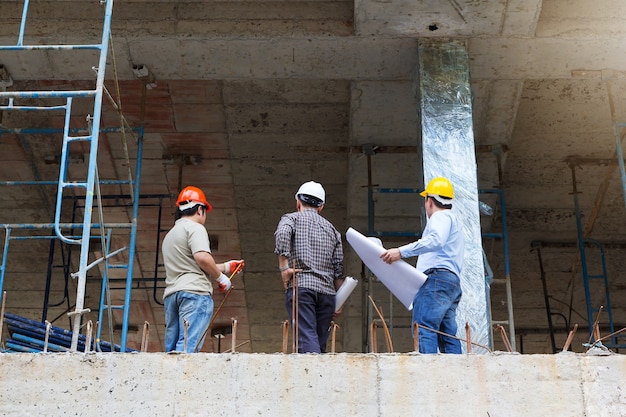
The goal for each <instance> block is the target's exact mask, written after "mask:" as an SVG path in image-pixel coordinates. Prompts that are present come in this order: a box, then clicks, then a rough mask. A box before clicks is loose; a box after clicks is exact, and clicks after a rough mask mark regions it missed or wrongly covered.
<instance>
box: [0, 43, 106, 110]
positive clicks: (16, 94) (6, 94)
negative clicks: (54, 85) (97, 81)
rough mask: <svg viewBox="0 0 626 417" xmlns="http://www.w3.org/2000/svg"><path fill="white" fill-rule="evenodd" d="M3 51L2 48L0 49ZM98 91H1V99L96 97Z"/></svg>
mask: <svg viewBox="0 0 626 417" xmlns="http://www.w3.org/2000/svg"><path fill="white" fill-rule="evenodd" d="M0 49H1V48H0ZM96 95H97V92H96V90H73V91H0V98H10V97H13V98H69V97H95V96H96Z"/></svg>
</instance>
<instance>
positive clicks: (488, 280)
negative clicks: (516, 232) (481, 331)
mask: <svg viewBox="0 0 626 417" xmlns="http://www.w3.org/2000/svg"><path fill="white" fill-rule="evenodd" d="M478 194H495V195H496V196H497V202H496V203H497V207H499V209H500V219H501V221H500V228H501V231H500V232H483V233H482V237H483V239H497V240H500V241H501V242H502V257H503V264H504V278H494V274H493V271H492V270H491V267H490V266H489V263H488V257H487V256H486V255H485V253H484V251H483V256H484V261H485V269H486V273H485V284H486V285H487V289H486V291H485V294H486V295H487V308H488V310H489V320H490V322H491V326H490V328H491V343H492V347H493V328H494V326H498V325H503V326H507V327H508V330H509V335H508V337H509V342H510V343H511V349H512V350H513V351H514V352H515V351H516V336H515V320H514V314H513V290H512V289H511V268H510V264H509V232H508V227H507V218H506V201H505V198H504V190H502V189H500V188H492V189H482V190H478ZM492 284H498V285H504V288H505V292H506V306H507V318H506V319H504V320H494V319H493V316H492V309H491V285H492Z"/></svg>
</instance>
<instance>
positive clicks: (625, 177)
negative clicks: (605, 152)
mask: <svg viewBox="0 0 626 417" xmlns="http://www.w3.org/2000/svg"><path fill="white" fill-rule="evenodd" d="M625 127H626V123H619V124H616V125H615V141H616V151H617V164H618V165H619V172H620V175H621V177H622V194H623V196H624V205H625V206H626V168H624V150H623V149H622V138H621V135H620V129H622V128H625Z"/></svg>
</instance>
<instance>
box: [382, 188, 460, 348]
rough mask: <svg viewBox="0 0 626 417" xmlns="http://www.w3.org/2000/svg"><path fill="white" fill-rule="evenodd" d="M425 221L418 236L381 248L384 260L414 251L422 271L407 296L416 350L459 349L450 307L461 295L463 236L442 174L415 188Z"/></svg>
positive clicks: (390, 260)
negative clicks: (416, 288) (414, 326)
mask: <svg viewBox="0 0 626 417" xmlns="http://www.w3.org/2000/svg"><path fill="white" fill-rule="evenodd" d="M420 195H421V196H422V197H425V202H424V206H425V209H426V215H427V216H428V220H427V222H426V228H425V229H424V232H423V233H422V237H421V238H420V239H419V240H417V241H415V242H413V243H409V244H407V245H404V246H400V247H399V248H393V249H389V250H386V251H385V252H383V253H382V254H381V255H380V257H381V258H382V259H383V260H384V261H385V262H387V263H392V262H395V261H397V260H399V259H401V258H409V257H413V256H417V257H418V259H417V264H416V265H415V267H416V268H417V269H418V270H420V271H422V272H424V274H426V275H427V277H428V278H427V279H426V282H425V283H424V285H422V287H421V288H420V289H419V291H418V292H417V294H416V295H415V298H414V300H413V322H415V323H417V324H418V325H419V351H420V352H421V353H437V350H439V352H441V353H461V343H460V342H459V341H458V340H457V339H455V338H454V337H449V336H446V335H442V334H439V333H436V332H433V331H432V330H430V329H434V330H436V331H438V332H442V333H445V334H448V335H452V336H456V331H457V324H456V309H457V307H458V305H459V302H460V300H461V296H462V291H461V283H460V279H459V277H460V275H461V269H462V267H463V259H464V249H465V239H464V236H463V230H462V228H461V225H460V224H459V221H458V219H457V217H456V216H455V215H454V213H453V212H452V202H453V201H454V188H453V186H452V183H451V182H450V181H449V180H448V179H447V178H444V177H437V178H433V179H432V180H431V181H430V182H429V183H428V185H427V186H426V189H425V190H424V191H422V192H421V193H420Z"/></svg>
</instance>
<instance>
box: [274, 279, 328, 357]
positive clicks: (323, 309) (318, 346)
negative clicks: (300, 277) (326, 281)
mask: <svg viewBox="0 0 626 417" xmlns="http://www.w3.org/2000/svg"><path fill="white" fill-rule="evenodd" d="M285 296H286V297H285V307H286V308H287V314H289V322H290V323H292V322H293V321H292V320H293V318H292V314H291V306H292V302H291V300H292V298H293V291H292V289H291V288H290V289H288V290H287V291H286V293H285ZM334 312H335V296H334V295H329V294H322V293H319V292H317V291H313V290H311V289H308V288H298V353H326V342H327V341H328V336H330V322H331V321H332V320H333V313H334Z"/></svg>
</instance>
